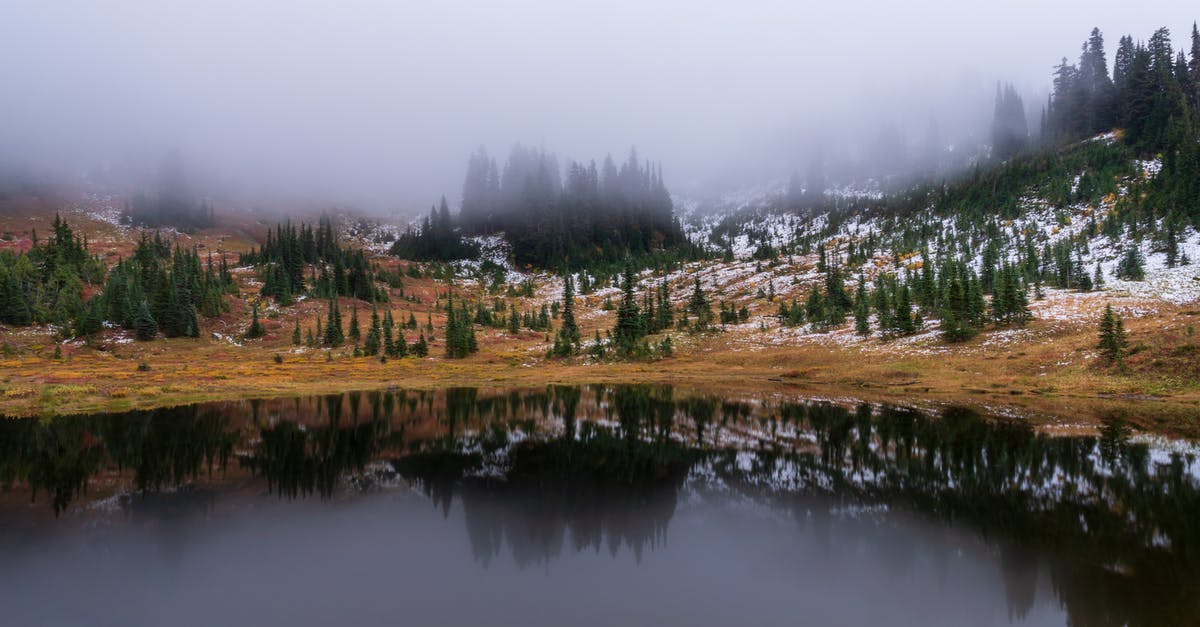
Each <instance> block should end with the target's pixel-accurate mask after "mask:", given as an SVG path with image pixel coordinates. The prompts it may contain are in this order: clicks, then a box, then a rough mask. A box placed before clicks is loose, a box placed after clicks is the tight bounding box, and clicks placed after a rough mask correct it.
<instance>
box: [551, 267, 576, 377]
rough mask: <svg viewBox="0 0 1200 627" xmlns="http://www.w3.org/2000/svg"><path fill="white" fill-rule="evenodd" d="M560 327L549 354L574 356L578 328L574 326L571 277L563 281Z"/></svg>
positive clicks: (573, 297)
mask: <svg viewBox="0 0 1200 627" xmlns="http://www.w3.org/2000/svg"><path fill="white" fill-rule="evenodd" d="M562 302H563V307H562V326H561V327H559V329H558V336H557V337H555V338H554V348H553V349H551V352H552V353H553V354H554V355H556V356H559V357H566V356H568V355H573V354H575V352H576V351H578V350H579V327H578V326H577V325H576V324H575V287H574V282H573V281H572V279H571V275H569V274H568V275H567V276H566V278H565V279H564V280H563V296H562Z"/></svg>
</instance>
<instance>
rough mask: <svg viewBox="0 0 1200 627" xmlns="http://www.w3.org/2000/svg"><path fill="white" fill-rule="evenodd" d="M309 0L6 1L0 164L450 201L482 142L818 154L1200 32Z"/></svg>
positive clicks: (963, 6)
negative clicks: (1083, 53)
mask: <svg viewBox="0 0 1200 627" xmlns="http://www.w3.org/2000/svg"><path fill="white" fill-rule="evenodd" d="M908 4H909V3H895V2H889V1H883V0H871V1H867V2H836V3H835V2H830V3H824V4H820V5H813V4H808V3H798V2H789V1H777V2H776V1H741V2H724V3H710V4H705V5H701V4H700V3H695V2H691V1H673V0H672V1H662V2H654V3H643V2H632V1H628V2H627V1H623V0H622V1H617V0H614V1H610V2H605V3H566V2H551V1H548V0H546V1H540V2H521V3H500V2H468V1H463V0H447V1H442V2H425V3H416V2H384V1H380V2H366V1H350V2H342V3H316V2H313V3H308V2H295V1H283V0H271V1H267V0H262V1H259V2H252V3H248V2H221V1H212V0H207V1H204V2H199V1H196V2H192V1H179V2H156V1H152V0H147V1H138V2H135V1H114V2H92V3H70V4H60V3H52V2H36V1H29V2H23V1H19V0H8V1H6V2H5V3H4V7H3V9H0V84H3V85H4V92H3V96H2V97H0V166H2V167H3V168H4V174H6V175H8V176H13V175H14V173H17V174H19V175H22V176H30V175H32V176H35V177H49V178H53V179H58V180H65V181H70V180H78V179H80V178H81V177H84V176H87V177H89V178H90V180H94V181H108V182H111V183H114V184H118V185H131V184H133V182H134V181H138V180H142V177H145V176H147V174H148V173H152V172H153V171H154V169H155V168H156V164H157V163H159V162H160V161H161V160H162V158H163V156H164V155H166V154H169V153H171V152H172V151H178V153H179V154H180V155H182V156H183V159H184V161H185V162H186V163H187V164H188V166H189V168H190V170H189V171H190V172H191V173H192V177H193V179H194V180H195V181H196V182H198V185H199V186H200V187H201V188H202V189H205V190H206V191H207V192H208V193H210V194H212V195H216V196H220V197H223V198H226V199H228V200H229V202H266V201H272V202H281V203H294V202H303V203H323V202H328V203H341V204H344V205H350V206H355V207H360V208H363V209H368V210H374V211H388V212H400V213H405V214H412V213H416V212H418V211H421V210H423V209H425V208H427V207H428V206H429V205H430V204H431V203H432V202H434V201H436V199H437V198H438V197H439V196H440V195H442V194H445V195H446V196H447V198H448V199H449V200H450V201H451V204H452V205H457V203H458V200H459V197H460V193H461V185H462V176H463V173H464V171H465V167H466V163H467V158H468V155H469V153H471V152H472V151H473V150H475V149H476V148H478V147H479V146H480V145H486V146H487V147H488V148H489V150H490V151H491V152H492V153H493V154H497V155H504V154H506V153H507V151H508V149H509V147H510V146H511V145H513V144H514V143H515V142H525V143H527V144H534V145H542V146H545V147H546V148H547V149H549V150H552V151H554V152H555V153H556V154H558V155H559V156H560V157H563V158H564V159H582V160H587V159H591V158H597V159H598V158H602V157H603V156H604V155H605V154H606V153H612V154H613V155H614V156H616V157H620V156H623V155H624V154H626V153H627V151H628V150H629V148H630V147H631V146H634V145H636V146H637V148H638V151H639V153H640V154H643V155H645V156H647V157H649V158H651V159H654V160H656V161H661V162H662V164H663V173H664V176H665V178H666V182H667V184H668V186H669V187H670V188H671V189H672V190H673V191H676V192H684V193H696V194H699V193H711V192H717V191H724V190H729V189H734V188H737V187H739V186H743V185H750V184H755V183H761V182H764V181H769V180H776V179H786V177H787V176H788V175H789V174H790V173H791V172H793V171H797V170H799V171H803V169H804V167H805V166H806V164H807V163H808V161H809V160H810V159H812V158H813V155H814V154H818V153H819V154H823V155H831V154H832V155H846V154H852V153H855V152H857V153H859V157H861V156H862V155H861V153H862V152H864V151H866V150H869V148H867V147H868V146H870V138H873V137H878V136H879V135H880V134H881V133H885V132H895V133H899V134H900V135H901V136H903V137H906V138H908V139H909V140H911V141H918V140H920V139H921V138H923V137H926V136H927V134H928V129H929V128H930V126H931V124H933V125H936V129H937V137H938V138H940V141H942V142H944V143H945V144H956V145H960V146H962V145H969V144H971V143H972V142H976V143H978V142H983V141H986V136H987V125H988V123H989V122H990V118H991V114H992V103H993V97H994V94H995V89H996V84H997V82H998V81H1004V82H1011V83H1013V84H1014V85H1015V86H1016V87H1017V89H1018V90H1019V91H1020V92H1021V94H1022V95H1023V97H1024V100H1025V104H1026V107H1027V109H1028V110H1029V117H1030V120H1031V123H1032V124H1034V125H1036V121H1037V118H1038V115H1039V114H1040V109H1041V106H1042V103H1044V102H1045V98H1046V94H1047V90H1048V87H1049V84H1050V74H1051V68H1052V66H1053V65H1054V64H1055V63H1057V62H1058V60H1059V59H1061V58H1062V57H1064V56H1065V57H1068V58H1069V59H1070V60H1072V61H1074V60H1076V59H1077V57H1078V50H1079V45H1080V43H1081V42H1082V41H1083V40H1084V39H1085V38H1086V36H1087V34H1088V32H1089V31H1090V29H1091V28H1092V27H1093V26H1096V27H1099V28H1100V29H1101V30H1102V31H1103V32H1104V34H1105V39H1106V44H1107V50H1108V55H1109V61H1110V63H1111V60H1112V53H1113V50H1115V47H1116V42H1117V39H1118V38H1119V37H1120V36H1121V35H1123V34H1126V33H1129V34H1132V35H1133V36H1134V38H1135V39H1145V38H1147V37H1148V36H1149V35H1150V33H1151V32H1152V31H1153V30H1154V29H1155V28H1158V27H1160V26H1167V27H1169V28H1170V29H1171V31H1172V33H1173V35H1174V38H1175V45H1176V47H1177V48H1178V47H1180V46H1182V45H1185V43H1186V35H1187V34H1188V33H1189V32H1190V29H1191V24H1192V20H1193V19H1195V18H1196V17H1197V16H1198V15H1200V12H1198V11H1196V10H1195V5H1194V4H1193V3H1189V2H1183V1H1169V2H1155V3H1152V4H1151V5H1146V6H1140V7H1136V8H1135V9H1133V10H1131V7H1130V5H1129V3H1127V2H1122V3H1118V2H1108V1H1097V0H1090V1H1088V2H1081V1H1074V0H1072V1H1056V2H1054V3H1046V2H1044V1H1043V0H1015V1H1010V2H964V1H962V0H956V1H942V2H928V3H922V4H921V6H909V5H908Z"/></svg>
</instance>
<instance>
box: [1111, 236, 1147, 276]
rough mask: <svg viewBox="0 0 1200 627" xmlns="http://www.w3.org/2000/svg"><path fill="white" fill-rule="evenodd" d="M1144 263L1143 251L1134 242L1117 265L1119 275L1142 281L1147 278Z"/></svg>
mask: <svg viewBox="0 0 1200 627" xmlns="http://www.w3.org/2000/svg"><path fill="white" fill-rule="evenodd" d="M1144 264H1145V261H1144V260H1143V259H1142V251H1141V250H1139V249H1138V246H1137V244H1136V243H1135V244H1132V245H1130V246H1129V250H1128V251H1126V252H1125V256H1124V257H1122V258H1121V262H1120V263H1119V264H1118V265H1117V276H1118V277H1119V278H1122V279H1124V280H1126V281H1142V280H1144V279H1145V278H1146V271H1145V269H1144Z"/></svg>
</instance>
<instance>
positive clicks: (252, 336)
mask: <svg viewBox="0 0 1200 627" xmlns="http://www.w3.org/2000/svg"><path fill="white" fill-rule="evenodd" d="M264 335H266V331H265V330H264V329H263V326H262V324H260V323H259V321H258V305H257V304H256V305H254V306H253V307H252V309H251V313H250V328H248V329H246V339H248V340H256V339H258V338H260V337H262V336H264Z"/></svg>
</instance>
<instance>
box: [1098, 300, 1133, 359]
mask: <svg viewBox="0 0 1200 627" xmlns="http://www.w3.org/2000/svg"><path fill="white" fill-rule="evenodd" d="M1127 344H1128V339H1127V337H1126V335H1125V323H1124V321H1122V320H1121V318H1120V317H1119V316H1117V314H1116V313H1115V312H1113V308H1112V305H1105V306H1104V315H1103V316H1101V317H1100V344H1099V347H1100V353H1101V354H1102V355H1104V358H1105V359H1107V360H1108V361H1109V362H1111V363H1116V364H1119V363H1122V361H1123V360H1124V354H1125V347H1126V345H1127Z"/></svg>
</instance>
